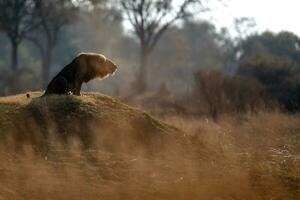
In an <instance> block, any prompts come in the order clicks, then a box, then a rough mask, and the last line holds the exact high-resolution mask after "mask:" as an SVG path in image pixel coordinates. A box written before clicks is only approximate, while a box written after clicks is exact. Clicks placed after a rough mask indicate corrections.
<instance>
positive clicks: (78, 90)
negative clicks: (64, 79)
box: [73, 82, 82, 96]
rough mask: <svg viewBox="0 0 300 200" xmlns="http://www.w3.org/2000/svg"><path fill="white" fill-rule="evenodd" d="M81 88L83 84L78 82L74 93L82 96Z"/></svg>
mask: <svg viewBox="0 0 300 200" xmlns="http://www.w3.org/2000/svg"><path fill="white" fill-rule="evenodd" d="M81 86H82V82H77V83H75V90H74V92H73V94H74V95H77V96H80V95H81V94H80V91H81Z"/></svg>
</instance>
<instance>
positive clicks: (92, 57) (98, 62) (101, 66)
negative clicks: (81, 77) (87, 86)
mask: <svg viewBox="0 0 300 200" xmlns="http://www.w3.org/2000/svg"><path fill="white" fill-rule="evenodd" d="M77 58H78V59H79V61H80V66H82V68H85V70H84V71H85V73H84V74H85V80H86V81H89V80H91V79H94V78H100V79H104V78H106V77H108V76H109V75H113V74H114V73H115V72H116V70H117V65H116V64H114V63H113V62H112V61H111V60H109V59H108V58H106V57H105V56H104V55H102V54H97V53H81V54H79V56H78V57H77Z"/></svg>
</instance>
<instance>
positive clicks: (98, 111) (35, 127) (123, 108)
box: [0, 92, 179, 151]
mask: <svg viewBox="0 0 300 200" xmlns="http://www.w3.org/2000/svg"><path fill="white" fill-rule="evenodd" d="M40 96H41V93H39V92H33V93H30V98H27V97H26V94H20V95H16V96H9V97H1V98H0V113H1V114H0V132H1V133H2V134H1V137H4V138H6V136H11V135H13V137H14V138H15V139H16V141H17V144H18V145H20V146H22V145H23V144H25V143H33V144H35V145H36V146H37V147H39V148H45V146H47V145H48V144H49V138H53V136H54V138H55V139H56V140H57V139H58V140H60V141H62V142H63V143H68V141H69V139H70V138H73V137H76V138H79V139H80V141H81V142H82V144H83V147H84V148H90V147H91V146H94V145H102V146H106V147H107V148H110V150H122V151H124V149H126V150H128V148H129V147H128V146H130V148H131V147H132V148H136V147H139V146H144V145H146V146H149V145H150V146H152V147H155V148H156V147H157V145H163V143H164V142H165V141H166V140H165V139H166V138H168V140H169V139H170V138H176V137H174V136H178V135H179V134H178V133H179V131H178V130H177V129H175V128H173V127H171V126H169V125H167V124H165V123H163V122H161V121H159V120H156V119H154V118H152V117H151V116H150V115H148V114H147V113H145V112H143V111H141V110H139V109H135V108H132V107H130V106H127V105H125V104H123V103H121V102H120V101H118V100H116V99H114V98H111V97H109V96H106V95H103V94H100V93H83V95H82V96H80V97H77V96H71V95H70V96H65V95H62V96H59V95H53V96H47V97H42V98H40ZM125 146H126V147H125ZM47 148H48V147H47ZM122 148H123V149H122Z"/></svg>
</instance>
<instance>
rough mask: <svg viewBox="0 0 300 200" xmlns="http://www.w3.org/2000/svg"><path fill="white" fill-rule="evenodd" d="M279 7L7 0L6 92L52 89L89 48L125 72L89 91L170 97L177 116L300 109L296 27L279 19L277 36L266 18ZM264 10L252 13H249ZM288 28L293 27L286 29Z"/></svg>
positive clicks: (0, 6) (3, 5) (194, 1)
mask: <svg viewBox="0 0 300 200" xmlns="http://www.w3.org/2000/svg"><path fill="white" fill-rule="evenodd" d="M267 2H269V3H267ZM270 3H271V2H270V1H265V2H264V3H261V2H254V1H251V3H250V1H249V2H246V3H245V4H244V3H243V4H241V3H238V2H237V1H233V0H232V1H229V0H228V1H225V0H224V1H217V0H216V1H200V0H182V1H180V0H177V1H175V0H174V1H172V0H155V1H147V0H128V1H125V0H54V1H51V2H50V1H47V2H46V1H42V0H13V1H11V0H1V1H0V11H1V12H0V95H1V96H6V95H11V94H16V93H20V92H26V91H35V90H44V89H45V87H46V85H47V83H48V82H49V80H51V78H52V77H53V76H54V75H55V74H56V73H58V72H59V71H60V70H61V69H62V68H63V67H64V66H65V65H67V64H68V63H69V62H71V60H72V59H73V58H74V57H75V56H76V55H77V54H78V53H80V52H82V51H84V52H97V53H102V54H104V55H106V56H107V57H108V58H110V59H111V60H112V61H114V62H115V63H116V64H117V65H118V66H119V69H118V71H117V73H116V75H115V76H114V77H110V78H108V79H106V80H104V81H99V80H94V81H91V82H89V83H87V84H85V85H83V90H85V91H99V92H103V93H106V94H109V95H114V96H119V97H123V98H127V99H129V97H130V100H131V101H136V97H141V96H142V97H143V101H144V100H145V99H147V98H148V100H149V99H150V100H149V101H152V102H153V101H154V99H155V101H156V100H157V98H154V99H153V97H163V96H164V97H166V98H167V100H166V101H167V102H172V104H171V105H172V106H173V107H174V106H175V107H176V109H177V110H178V109H179V110H189V109H188V108H186V107H185V108H182V107H183V105H186V104H185V103H183V102H186V101H187V100H188V101H191V100H194V102H193V105H197V104H198V103H199V102H202V103H201V104H203V102H205V104H204V105H203V106H202V107H203V108H204V107H205V108H206V109H208V111H203V108H201V109H200V107H201V106H198V107H199V110H200V111H197V112H209V113H210V114H211V115H213V117H216V115H218V114H217V113H218V112H226V111H228V110H234V111H236V112H240V111H245V110H249V109H250V110H251V111H254V110H255V109H256V108H257V107H262V106H263V107H264V108H266V107H268V106H270V105H272V106H273V105H277V106H278V107H280V108H282V109H283V110H287V111H291V112H295V111H298V104H299V103H300V82H299V80H300V79H299V78H300V76H299V74H300V73H299V70H300V66H299V64H300V52H299V51H300V40H299V37H298V35H297V34H296V33H293V32H292V31H295V32H297V29H293V28H295V27H296V24H293V21H289V20H288V19H287V18H286V16H285V17H283V18H282V19H285V20H286V21H284V23H282V22H281V21H278V24H277V26H276V23H277V21H276V19H275V18H274V19H271V18H270V19H268V20H267V21H270V28H271V29H273V30H274V32H273V31H272V30H267V28H268V27H264V26H266V23H265V22H266V20H265V19H266V18H262V15H261V13H262V12H263V11H265V13H263V14H264V15H265V14H266V15H267V10H269V11H270V15H271V16H273V15H274V14H276V12H275V13H274V12H273V11H272V10H273V8H272V6H271V5H270ZM248 4H249V5H248ZM250 5H251V6H252V7H251V6H250ZM287 5H292V4H287ZM267 6H270V7H269V8H268V7H267ZM274 6H275V7H274V10H275V11H276V10H278V9H279V8H280V4H278V3H276V4H274ZM256 7H258V9H257V12H255V10H253V9H251V10H252V11H251V12H253V15H251V13H249V12H242V11H246V10H249V9H250V8H256ZM242 13H245V15H244V16H243V15H241V14H242ZM291 13H292V12H291ZM235 15H236V16H235ZM274 16H275V15H274ZM223 19H224V21H222V20H223ZM259 22H261V23H259ZM274 24H275V25H274ZM282 24H287V25H289V24H293V25H291V26H284V27H282V29H280V28H278V27H280V26H281V25H282ZM285 27H287V28H289V30H284V28H285ZM150 97H151V98H150ZM146 102H147V101H146ZM189 103H191V102H189ZM175 104H176V105H175ZM163 105H164V104H163ZM179 105H180V106H179ZM178 106H179V107H180V108H178ZM192 110H193V109H192Z"/></svg>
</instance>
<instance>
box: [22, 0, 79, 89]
mask: <svg viewBox="0 0 300 200" xmlns="http://www.w3.org/2000/svg"><path fill="white" fill-rule="evenodd" d="M33 1H34V3H35V9H36V13H37V18H38V20H39V21H40V26H39V28H38V29H37V31H36V34H33V35H27V36H26V39H28V40H29V41H31V42H33V44H34V45H35V46H36V47H37V48H38V50H39V52H40V55H41V61H42V80H43V84H44V85H45V84H47V82H48V80H49V75H50V68H51V60H52V54H53V49H54V47H55V46H56V44H57V42H58V37H59V34H60V31H61V30H62V28H63V27H64V26H65V25H67V24H68V23H70V22H71V21H72V20H73V19H74V16H75V12H74V11H75V9H76V8H75V6H74V4H73V3H72V1H71V0H51V1H44V0H33Z"/></svg>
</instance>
